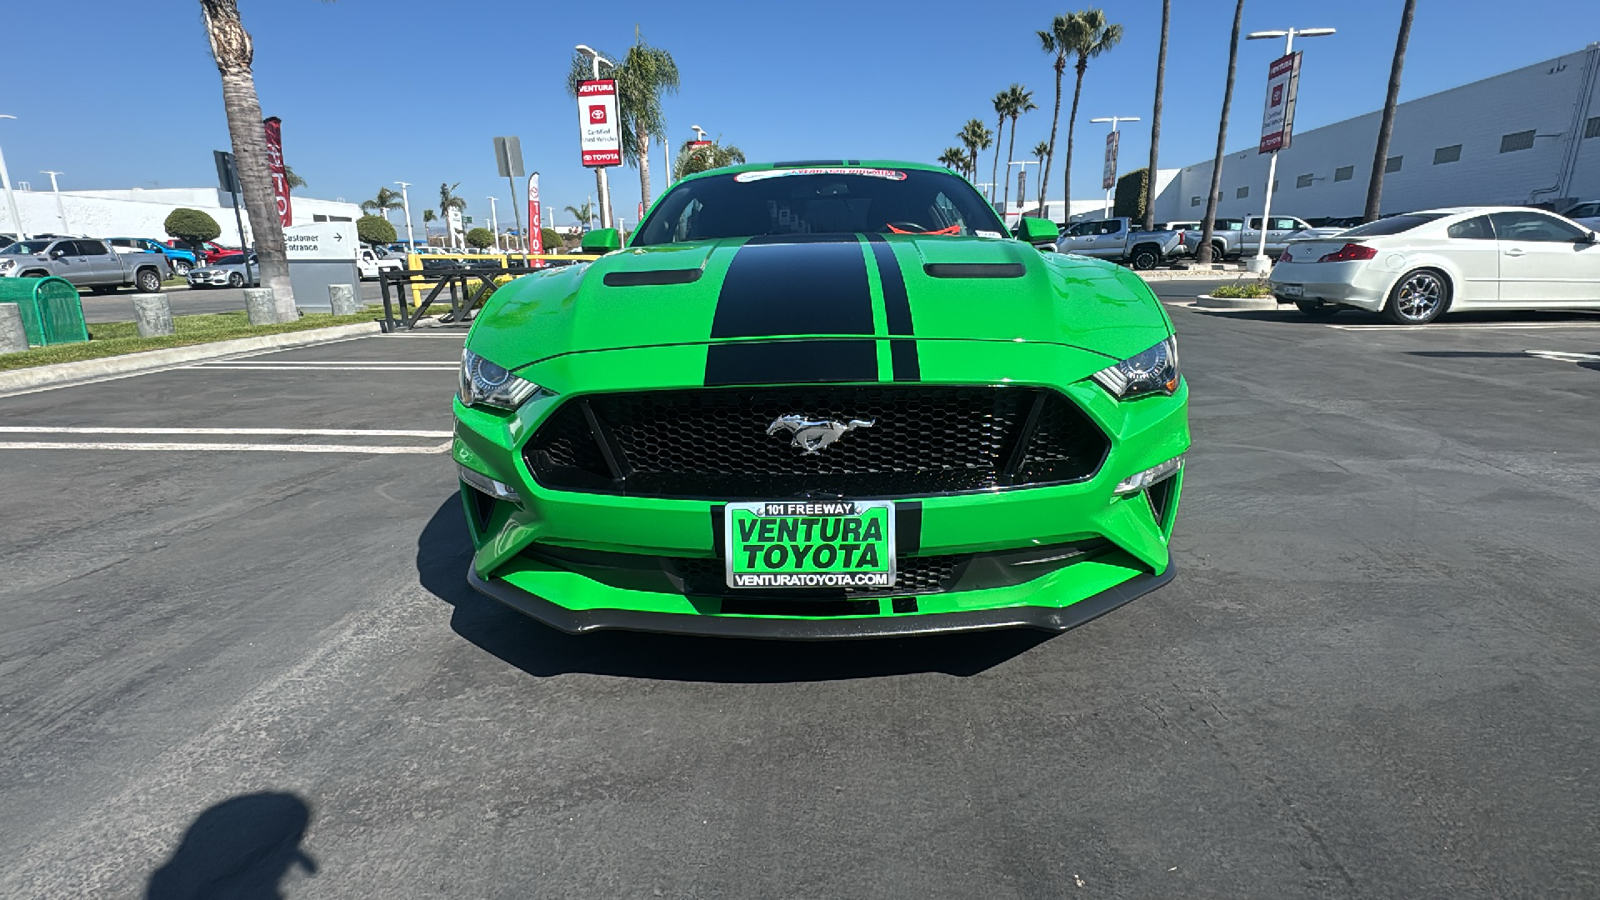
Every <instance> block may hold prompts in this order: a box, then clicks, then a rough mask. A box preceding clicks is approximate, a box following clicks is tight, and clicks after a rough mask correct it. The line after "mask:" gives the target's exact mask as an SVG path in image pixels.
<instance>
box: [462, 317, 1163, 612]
mask: <svg viewBox="0 0 1600 900" xmlns="http://www.w3.org/2000/svg"><path fill="white" fill-rule="evenodd" d="M1012 346H1013V347H1015V348H1016V349H1014V350H1012V354H1011V355H1012V356H1013V358H1016V359H1025V358H1027V357H1028V356H1030V355H1034V354H1038V355H1040V356H1041V358H1040V359H1039V362H1040V363H1041V365H1040V370H1041V371H1058V372H1059V371H1061V370H1062V369H1064V368H1065V366H1063V365H1060V363H1061V362H1062V361H1061V360H1060V359H1059V358H1056V359H1053V360H1052V359H1046V358H1043V356H1044V354H1047V353H1048V352H1050V351H1048V350H1046V349H1040V348H1037V347H1034V348H1031V349H1023V347H1021V346H1018V345H1012ZM629 352H631V353H633V354H647V353H648V354H666V353H673V352H683V351H681V350H669V349H662V350H659V351H657V350H651V351H643V350H636V351H629ZM970 352H972V351H969V353H970ZM1063 352H1064V351H1063ZM701 354H702V356H701V358H702V359H703V358H704V357H703V354H704V351H703V350H701ZM611 355H612V354H608V353H596V354H583V355H582V357H588V358H589V359H590V360H591V363H590V365H592V366H593V367H594V368H593V370H592V371H588V370H586V371H584V372H582V373H573V374H575V375H576V374H581V375H582V376H583V377H580V378H574V379H573V380H574V381H576V382H578V383H582V384H585V385H586V386H591V389H592V390H595V391H604V390H608V389H611V386H610V385H608V384H606V383H605V382H606V381H607V380H608V379H610V378H617V376H616V375H614V374H612V373H611V372H610V371H609V368H610V367H608V366H607V365H606V362H607V360H606V359H605V358H606V357H608V356H611ZM1052 363H1054V365H1052ZM1017 368H1018V369H1019V370H1020V369H1026V368H1030V366H1025V365H1019V366H1017ZM550 374H552V375H554V374H556V373H554V372H551V373H550ZM531 377H533V379H534V380H535V381H538V382H540V383H543V384H551V379H549V378H542V377H541V376H540V375H538V374H537V373H535V374H533V375H532V376H531ZM1021 383H1023V384H1037V385H1039V386H1044V387H1051V388H1053V389H1055V390H1057V391H1060V392H1061V393H1062V394H1064V395H1066V396H1067V397H1068V398H1069V399H1070V400H1072V401H1073V402H1075V403H1076V404H1077V405H1078V406H1079V407H1080V408H1081V409H1082V410H1083V411H1084V413H1085V414H1086V415H1087V416H1088V417H1089V418H1091V419H1093V420H1094V421H1095V423H1096V424H1097V425H1098V426H1099V427H1100V428H1101V429H1102V430H1103V431H1104V432H1105V434H1106V435H1107V436H1108V437H1109V438H1110V443H1111V449H1110V451H1109V453H1108V454H1107V455H1106V457H1105V460H1104V462H1103V464H1102V465H1101V467H1100V469H1099V470H1098V471H1097V472H1096V473H1095V475H1094V476H1093V477H1091V478H1089V479H1087V480H1085V481H1080V482H1077V483H1071V484H1060V485H1050V486H1041V487H1021V488H1014V489H1007V490H996V491H988V492H974V493H965V494H950V495H933V496H926V495H925V496H920V497H918V498H917V499H915V500H910V501H904V502H902V501H897V506H898V507H899V508H900V510H901V513H900V518H901V524H902V525H905V523H906V522H908V521H912V520H913V516H911V515H908V513H909V512H910V511H911V510H912V509H913V508H914V511H915V512H914V521H915V522H916V525H915V530H914V531H913V532H911V535H912V536H913V537H914V539H913V540H912V541H910V542H909V543H908V542H907V541H906V540H904V536H902V539H901V540H900V542H899V543H900V546H901V556H902V558H903V559H904V558H915V557H931V556H970V557H971V558H972V559H974V560H976V559H978V558H979V557H981V556H983V555H984V554H993V553H1002V554H1003V553H1007V552H1009V551H1016V550H1020V549H1028V548H1043V547H1049V546H1053V545H1057V544H1071V543H1077V542H1098V543H1099V544H1101V545H1103V548H1102V550H1101V551H1097V552H1095V553H1093V554H1090V555H1086V556H1084V557H1083V558H1082V559H1081V561H1080V560H1077V559H1074V560H1073V561H1072V562H1070V563H1063V564H1057V565H1056V566H1055V567H1050V566H1040V567H1038V568H1039V570H1040V573H1039V574H1038V575H1037V577H1032V570H1030V571H1029V573H1028V575H1029V577H1026V578H1016V579H1004V578H1002V579H993V580H989V581H983V582H972V581H963V582H961V583H960V584H957V585H955V586H954V587H951V588H948V589H943V590H937V591H922V592H920V593H919V592H915V591H912V590H911V589H909V588H908V589H907V592H906V594H904V595H902V594H899V593H897V592H893V591H890V592H884V593H882V594H878V595H874V596H872V597H870V598H867V599H860V600H857V599H851V601H850V605H851V608H850V609H848V610H845V611H838V610H837V608H835V609H833V610H830V611H823V609H824V607H827V606H829V602H827V601H824V602H822V603H820V604H818V606H817V607H816V610H817V611H816V612H804V613H800V614H794V607H795V606H799V605H803V604H805V603H807V602H808V601H804V600H793V601H790V602H789V605H788V606H783V604H781V603H775V604H772V605H771V607H763V606H761V604H760V603H757V602H751V603H742V602H740V601H743V600H745V599H747V598H749V599H751V600H752V601H764V600H771V599H772V598H773V597H774V596H775V595H779V594H781V593H782V592H778V591H767V592H764V593H761V592H751V593H750V594H748V595H747V594H745V593H744V592H726V593H722V594H717V593H715V592H708V593H704V594H702V593H695V592H690V591H689V590H687V589H686V588H685V586H684V584H683V583H679V584H677V585H676V587H675V588H674V587H668V586H664V585H663V584H662V583H660V578H659V576H660V573H661V567H660V565H659V563H660V561H661V560H663V559H666V560H672V559H677V560H686V559H687V560H691V561H696V560H697V561H700V562H702V563H704V562H709V561H712V560H715V559H718V558H719V557H720V554H721V549H720V542H719V541H718V539H717V532H718V530H719V522H720V518H719V513H720V511H721V507H722V503H721V502H719V501H714V500H707V499H694V500H684V499H656V498H641V497H628V496H620V495H615V494H595V493H582V492H577V491H557V490H550V489H547V488H545V487H543V486H542V485H540V484H539V483H538V482H537V481H535V480H534V478H533V477H532V475H531V474H530V472H529V470H528V468H527V463H526V461H525V460H524V458H523V454H522V449H523V447H524V445H525V444H526V443H527V441H528V440H529V439H530V438H531V436H532V435H533V433H534V432H535V431H536V430H537V429H538V427H539V426H540V425H541V424H542V423H543V422H544V420H545V419H546V417H548V416H549V415H550V414H551V413H552V411H553V410H554V409H555V408H556V407H557V406H558V405H559V403H560V402H561V401H562V400H563V399H566V398H563V397H559V396H558V397H555V398H536V399H534V400H531V401H529V402H528V403H527V404H525V405H524V406H523V407H522V408H521V409H520V410H518V411H517V412H516V413H500V412H495V411H489V410H484V409H478V408H466V407H463V406H461V404H460V402H459V401H457V402H456V403H455V413H456V436H455V440H454V443H453V456H454V459H455V461H456V462H457V463H458V464H460V465H461V466H463V467H465V468H467V469H470V470H472V471H473V472H476V473H480V474H482V475H484V476H487V478H489V479H493V480H494V481H498V482H501V483H502V484H503V485H504V486H506V487H507V488H509V489H510V490H512V491H514V492H515V494H516V495H517V498H516V499H508V498H507V497H506V496H504V495H502V496H500V497H492V496H490V495H489V494H488V493H484V492H481V491H480V490H478V489H477V488H474V487H472V486H469V485H467V484H466V483H462V485H461V492H462V498H463V505H464V507H465V511H466V518H467V521H468V526H469V530H470V532H471V536H472V540H473V545H474V547H475V549H476V553H475V554H474V557H473V564H472V571H471V573H470V574H469V581H470V582H471V584H472V585H473V586H474V587H475V588H477V589H478V590H479V591H481V592H483V593H485V594H487V595H488V596H490V597H493V598H494V599H496V600H499V601H500V602H502V603H505V604H507V605H508V606H511V607H512V608H514V609H517V610H519V611H521V612H523V613H525V614H527V615H530V616H532V617H534V618H537V619H539V620H541V621H543V622H546V623H547V624H549V625H551V626H553V627H556V628H559V629H561V630H564V631H571V632H584V631H591V630H596V629H604V628H619V629H630V630H644V631H671V632H683V633H695V634H708V635H726V636H739V637H774V638H820V639H834V638H854V637H872V636H894V635H913V634H933V633H940V632H948V631H966V630H973V629H980V630H981V629H995V628H1011V627H1027V628H1042V629H1047V630H1054V631H1060V630H1065V629H1067V628H1071V627H1073V626H1075V625H1078V624H1081V623H1082V622H1086V621H1088V620H1089V619H1092V618H1094V617H1095V616H1098V615H1100V614H1102V613H1104V612H1106V611H1108V610H1110V609H1113V608H1115V607H1117V606H1120V605H1121V604H1123V603H1126V602H1128V601H1129V600H1132V599H1133V598H1135V597H1137V596H1139V595H1141V594H1143V593H1146V592H1148V591H1150V590H1154V589H1155V588H1158V587H1160V586H1161V585H1163V584H1165V583H1166V582H1167V581H1168V580H1170V578H1171V571H1172V569H1171V559H1170V554H1169V552H1168V549H1167V541H1168V539H1169V537H1170V535H1171V532H1172V527H1173V523H1174V521H1175V519H1176V514H1177V508H1178V505H1179V495H1180V493H1181V487H1182V481H1183V474H1182V471H1181V470H1180V472H1179V473H1178V474H1176V475H1174V476H1172V477H1171V478H1170V479H1169V480H1168V481H1166V482H1163V486H1162V487H1161V488H1160V489H1161V490H1163V491H1165V493H1164V494H1162V496H1161V497H1160V498H1159V499H1157V498H1156V497H1155V496H1152V495H1153V494H1154V493H1155V491H1154V490H1152V491H1150V492H1141V493H1137V494H1132V495H1126V496H1123V495H1118V494H1116V493H1115V491H1114V488H1115V486H1116V485H1117V483H1118V482H1119V481H1121V480H1122V479H1125V478H1127V477H1129V476H1130V475H1133V474H1134V473H1136V472H1140V471H1142V470H1145V469H1148V468H1151V467H1153V466H1155V465H1157V464H1159V463H1162V462H1166V461H1167V460H1170V459H1172V458H1174V457H1176V456H1179V455H1180V454H1182V453H1184V452H1185V451H1186V450H1187V449H1188V447H1189V429H1188V412H1187V408H1188V386H1187V383H1186V382H1185V383H1182V384H1180V386H1179V389H1178V391H1177V393H1175V394H1174V395H1173V396H1171V397H1146V398H1141V399H1138V400H1133V401H1128V402H1122V403H1119V402H1117V401H1115V400H1113V399H1112V398H1111V397H1110V396H1109V395H1107V394H1106V393H1105V391H1104V390H1102V389H1101V388H1100V387H1099V386H1098V385H1097V384H1094V383H1093V382H1090V381H1087V380H1084V381H1078V382H1074V383H1070V384H1066V385H1061V384H1050V383H1048V381H1047V380H1044V379H1040V380H1032V379H1027V380H1022V381H1021ZM561 386H563V385H561V384H560V383H559V382H557V383H556V384H555V385H554V387H556V388H557V389H559V387H561ZM583 554H595V555H601V556H606V557H610V558H615V559H622V560H631V561H634V562H624V563H621V564H618V565H617V566H616V567H614V568H611V569H609V570H603V571H597V570H596V568H595V567H591V566H585V565H579V564H574V563H573V562H571V560H572V559H574V558H577V557H580V556H582V555H583ZM630 565H636V567H637V568H635V569H633V570H630V569H629V568H628V567H629V566H630ZM974 565H976V563H974ZM647 570H648V571H647ZM646 575H648V576H649V577H646ZM652 578H653V579H655V580H654V581H652V580H651V579H652ZM834 606H835V607H837V604H834ZM773 607H783V608H784V609H785V612H782V613H772V612H770V611H767V610H769V609H770V608H773Z"/></svg>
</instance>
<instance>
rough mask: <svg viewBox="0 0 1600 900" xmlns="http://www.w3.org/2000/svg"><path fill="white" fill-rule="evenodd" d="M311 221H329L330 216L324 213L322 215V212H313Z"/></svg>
mask: <svg viewBox="0 0 1600 900" xmlns="http://www.w3.org/2000/svg"><path fill="white" fill-rule="evenodd" d="M311 221H313V222H326V221H328V217H327V216H324V215H321V214H320V213H312V214H311Z"/></svg>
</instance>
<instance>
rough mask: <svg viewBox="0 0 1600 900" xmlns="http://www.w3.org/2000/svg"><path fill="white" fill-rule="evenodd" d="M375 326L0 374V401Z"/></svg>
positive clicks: (377, 330) (374, 330)
mask: <svg viewBox="0 0 1600 900" xmlns="http://www.w3.org/2000/svg"><path fill="white" fill-rule="evenodd" d="M382 331H383V329H382V328H381V327H380V326H379V325H378V323H377V322H357V323H356V324H354V325H335V326H333V327H331V328H309V329H307V330H305V331H289V332H285V333H283V334H264V335H261V336H260V337H248V338H235V339H233V340H231V341H213V342H211V343H209V344H191V345H189V346H187V347H168V348H166V349H164V350H145V351H143V352H141V353H125V354H123V355H121V356H107V357H105V358H104V359H85V360H80V361H78V362H69V363H56V364H55V365H53V366H34V367H33V368H29V369H15V370H12V371H9V372H0V397H3V396H6V395H7V394H11V393H13V392H16V391H25V390H29V389H31V388H39V387H53V386H56V385H64V384H72V383H75V382H82V381H95V380H98V379H101V378H107V377H112V376H117V375H132V374H135V373H138V372H146V371H154V370H156V369H165V368H170V367H172V366H179V365H183V364H185V363H192V362H201V361H203V360H209V359H220V358H221V357H224V356H233V355H235V354H239V353H252V352H255V351H258V350H277V349H284V348H288V347H301V346H305V345H307V344H320V343H323V342H324V341H336V340H340V339H343V338H352V337H362V336H365V335H369V334H381V333H382Z"/></svg>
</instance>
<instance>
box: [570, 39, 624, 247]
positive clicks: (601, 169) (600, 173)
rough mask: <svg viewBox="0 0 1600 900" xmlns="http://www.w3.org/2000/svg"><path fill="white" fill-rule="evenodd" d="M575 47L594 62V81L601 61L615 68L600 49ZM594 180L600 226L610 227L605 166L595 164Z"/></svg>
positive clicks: (583, 45) (598, 76)
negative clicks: (597, 184) (598, 201)
mask: <svg viewBox="0 0 1600 900" xmlns="http://www.w3.org/2000/svg"><path fill="white" fill-rule="evenodd" d="M576 49H577V51H578V52H579V53H586V54H588V56H589V59H590V61H591V62H593V63H594V80H595V81H599V80H600V65H601V63H604V64H605V65H608V66H610V67H611V68H613V69H615V68H616V67H617V64H616V63H614V62H612V61H611V60H609V59H606V58H605V57H603V56H601V55H600V51H598V50H595V49H594V48H593V47H590V46H588V45H587V44H579V45H578V46H577V48H576ZM595 180H596V181H597V182H598V183H599V186H600V227H601V228H610V227H611V186H610V185H609V184H608V183H607V182H606V167H605V166H596V167H595Z"/></svg>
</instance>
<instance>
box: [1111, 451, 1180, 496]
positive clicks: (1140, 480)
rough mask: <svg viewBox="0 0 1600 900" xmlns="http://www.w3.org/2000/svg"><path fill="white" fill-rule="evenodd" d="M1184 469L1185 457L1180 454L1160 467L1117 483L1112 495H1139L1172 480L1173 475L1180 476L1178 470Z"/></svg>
mask: <svg viewBox="0 0 1600 900" xmlns="http://www.w3.org/2000/svg"><path fill="white" fill-rule="evenodd" d="M1182 468H1183V455H1182V454H1179V455H1177V456H1174V457H1173V458H1171V459H1169V460H1167V461H1166V462H1164V463H1162V464H1161V465H1159V466H1151V467H1150V468H1148V469H1145V470H1144V471H1143V472H1138V473H1135V474H1133V475H1129V476H1128V477H1127V478H1124V479H1122V480H1121V481H1119V482H1117V486H1116V487H1115V488H1113V489H1112V493H1114V494H1137V493H1139V492H1140V491H1143V490H1147V489H1149V488H1151V487H1154V486H1155V485H1158V484H1160V483H1161V482H1163V481H1165V480H1166V479H1168V478H1171V477H1172V476H1173V475H1176V474H1178V470H1179V469H1182Z"/></svg>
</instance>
